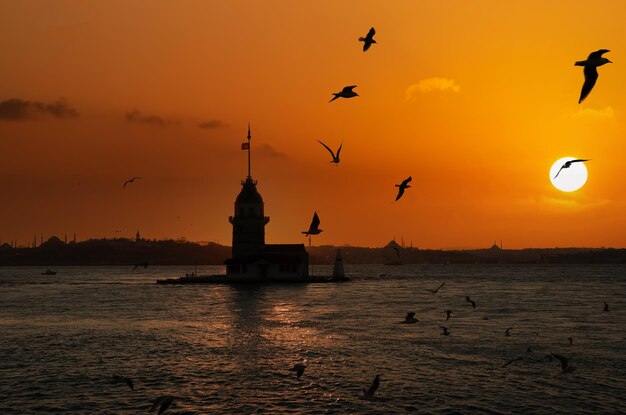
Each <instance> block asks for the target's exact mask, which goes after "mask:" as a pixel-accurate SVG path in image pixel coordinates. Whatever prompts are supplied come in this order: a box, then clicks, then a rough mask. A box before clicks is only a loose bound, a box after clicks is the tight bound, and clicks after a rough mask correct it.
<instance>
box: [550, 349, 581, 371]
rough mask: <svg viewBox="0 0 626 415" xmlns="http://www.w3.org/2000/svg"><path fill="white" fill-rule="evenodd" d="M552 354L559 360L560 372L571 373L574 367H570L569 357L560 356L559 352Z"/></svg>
mask: <svg viewBox="0 0 626 415" xmlns="http://www.w3.org/2000/svg"><path fill="white" fill-rule="evenodd" d="M552 356H554V357H556V358H557V359H558V361H559V362H561V374H562V375H565V374H567V373H572V372H573V371H574V370H576V368H574V367H571V366H570V365H569V359H568V358H567V357H565V356H561V355H560V354H556V353H552Z"/></svg>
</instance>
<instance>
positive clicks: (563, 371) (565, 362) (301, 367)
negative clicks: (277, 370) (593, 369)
mask: <svg viewBox="0 0 626 415" xmlns="http://www.w3.org/2000/svg"><path fill="white" fill-rule="evenodd" d="M445 285H446V282H445V281H444V282H442V283H441V284H440V285H439V286H438V287H437V288H434V289H427V290H426V291H427V292H430V293H431V294H432V295H437V294H438V293H439V291H440V290H441V289H442V288H443V287H444V286H445ZM465 302H466V303H468V304H469V305H470V306H471V307H472V309H473V310H475V309H476V308H477V307H478V305H477V303H476V301H475V300H473V299H472V298H471V297H470V296H465ZM602 311H603V312H608V311H609V304H608V303H607V302H604V307H603V309H602ZM415 314H416V313H415V312H413V311H411V312H408V313H407V314H406V316H405V317H404V320H402V321H400V322H399V323H400V324H416V323H419V322H420V320H419V319H417V318H416V317H415ZM453 314H455V312H454V311H452V310H450V309H445V310H444V315H445V321H446V322H447V321H448V320H450V319H451V318H452V317H453V316H452V315H453ZM483 319H484V320H488V317H483ZM438 327H439V328H440V329H441V335H442V336H450V335H452V332H451V331H450V328H449V327H448V326H445V325H439V326H438ZM513 330H514V329H513V327H507V328H506V329H505V330H504V336H505V337H511V335H512V334H511V331H513ZM531 333H532V334H534V335H535V336H539V333H538V332H531ZM567 340H568V342H569V344H570V345H573V343H574V338H573V337H568V338H567ZM534 353H535V352H534V350H533V348H532V346H528V348H527V349H526V352H525V355H523V356H516V357H514V358H511V359H509V360H507V361H506V362H505V363H504V364H502V366H501V368H506V367H507V366H510V365H511V364H513V363H516V362H520V361H524V360H532V361H534V362H552V361H554V359H556V360H557V361H558V362H559V364H560V372H559V374H560V375H567V374H569V373H572V372H574V371H575V370H576V368H575V367H573V366H570V360H571V359H570V358H568V357H565V356H563V355H562V354H559V353H550V354H547V355H544V356H541V357H538V358H537V357H536V356H537V355H536V354H535V355H534V356H535V357H534V358H531V357H529V356H533V354H534ZM306 368H307V366H306V364H305V363H304V362H298V363H295V364H294V365H293V367H291V368H290V369H289V371H291V372H295V376H296V379H297V380H300V378H302V376H304V372H305V370H306ZM380 381H381V375H380V374H376V375H375V377H374V380H373V381H372V384H371V385H370V386H369V388H363V390H362V395H361V399H364V400H377V399H379V398H377V397H376V392H377V390H378V389H379V387H380ZM111 383H112V384H116V385H117V384H121V385H126V386H128V387H129V388H130V389H131V390H133V391H134V390H135V384H134V381H133V379H132V378H129V377H126V376H121V375H113V376H112V377H111ZM175 399H180V398H177V397H176V396H173V395H164V396H159V397H158V398H157V399H155V400H154V401H153V403H152V406H151V407H150V409H149V412H155V411H156V410H157V409H158V414H159V415H162V414H164V413H165V412H166V411H167V410H168V408H169V407H170V406H171V405H172V403H173V402H174V400H175Z"/></svg>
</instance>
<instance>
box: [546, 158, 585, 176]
mask: <svg viewBox="0 0 626 415" xmlns="http://www.w3.org/2000/svg"><path fill="white" fill-rule="evenodd" d="M589 160H590V159H576V160H570V161H566V162H565V163H563V165H562V166H561V168H560V169H559V171H558V172H557V173H556V176H554V178H555V179H556V178H557V177H558V176H559V173H561V170H563V169H569V168H570V167H571V166H572V163H584V162H585V161H589Z"/></svg>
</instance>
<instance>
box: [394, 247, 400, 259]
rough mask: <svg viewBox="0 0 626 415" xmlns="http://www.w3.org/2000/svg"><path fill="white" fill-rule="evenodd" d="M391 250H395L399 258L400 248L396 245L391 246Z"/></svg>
mask: <svg viewBox="0 0 626 415" xmlns="http://www.w3.org/2000/svg"><path fill="white" fill-rule="evenodd" d="M392 248H393V250H394V251H396V255H397V256H398V258H400V248H398V247H397V246H392Z"/></svg>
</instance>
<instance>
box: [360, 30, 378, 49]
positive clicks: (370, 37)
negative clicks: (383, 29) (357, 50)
mask: <svg viewBox="0 0 626 415" xmlns="http://www.w3.org/2000/svg"><path fill="white" fill-rule="evenodd" d="M375 34H376V30H375V29H374V28H373V27H372V28H371V29H370V31H369V32H367V35H366V36H365V37H360V38H359V42H363V52H367V50H368V49H369V48H370V46H372V43H376V41H375V40H374V35H375Z"/></svg>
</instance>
